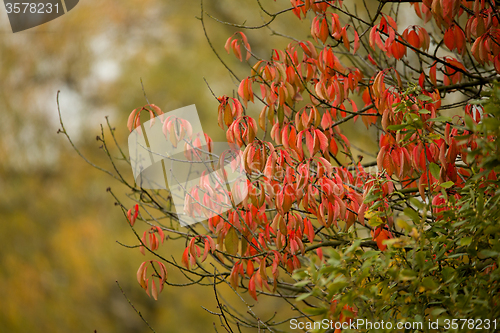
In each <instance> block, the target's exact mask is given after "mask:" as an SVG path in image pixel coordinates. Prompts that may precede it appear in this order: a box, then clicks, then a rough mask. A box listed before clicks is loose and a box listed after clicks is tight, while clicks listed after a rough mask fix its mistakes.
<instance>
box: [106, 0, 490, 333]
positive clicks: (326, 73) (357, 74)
mask: <svg viewBox="0 0 500 333" xmlns="http://www.w3.org/2000/svg"><path fill="white" fill-rule="evenodd" d="M258 5H259V6H260V8H261V9H262V11H263V13H264V14H265V15H267V16H268V17H269V22H266V23H265V24H264V25H262V26H260V27H257V26H256V27H252V26H245V25H236V24H230V23H226V24H229V25H233V26H235V27H237V28H240V29H255V28H264V27H268V26H269V25H270V24H271V23H272V22H273V21H274V20H275V19H276V18H277V17H281V16H284V15H287V16H286V18H287V19H288V20H290V21H291V20H292V17H290V16H291V14H292V13H293V14H294V15H295V16H296V17H297V18H298V19H300V20H303V19H310V20H311V25H310V33H311V37H312V38H311V39H310V40H304V41H301V40H296V39H293V38H292V37H286V36H287V35H286V34H281V33H278V32H276V31H274V30H272V29H271V30H272V31H273V33H274V34H280V35H282V36H285V37H286V38H291V39H292V41H291V42H290V43H289V44H288V46H287V47H286V48H284V49H275V50H273V51H272V55H271V57H270V59H269V60H266V59H262V58H260V57H259V55H257V54H256V53H254V52H257V51H255V48H252V49H251V48H250V45H251V44H252V38H247V36H246V35H245V34H244V33H243V32H239V33H237V34H236V33H235V34H233V35H232V36H231V37H229V39H228V40H227V42H226V44H225V46H224V48H225V50H226V51H227V52H228V53H233V54H234V55H235V56H236V58H237V59H238V60H240V61H246V62H247V63H248V64H249V67H250V69H249V72H250V75H249V76H247V77H245V78H242V79H241V78H239V77H238V76H237V75H236V74H234V72H232V71H231V74H232V75H233V76H234V77H235V79H237V80H238V87H237V89H236V91H237V93H236V94H235V95H233V96H235V97H229V96H227V95H223V96H219V97H217V96H214V97H215V98H216V99H217V101H218V102H219V108H218V124H219V126H220V127H221V128H223V129H225V130H227V132H226V134H227V140H228V142H230V143H232V144H234V145H236V146H238V147H239V148H240V149H241V151H242V156H243V159H242V162H243V167H244V169H245V171H246V173H247V177H248V181H247V183H246V184H247V187H248V196H247V197H246V198H245V199H244V200H243V202H242V203H241V204H238V205H234V207H233V209H232V210H230V211H228V212H226V213H223V214H220V215H217V216H214V217H210V218H208V220H207V222H206V223H202V226H198V227H190V228H189V229H188V230H187V231H184V230H180V229H179V227H178V225H177V224H176V223H175V218H176V216H175V214H174V213H173V212H171V211H170V208H171V207H172V203H171V198H170V197H169V196H168V193H167V194H166V193H163V192H162V191H154V190H144V189H142V188H140V187H138V186H137V185H136V184H132V183H128V182H126V181H125V180H124V179H123V178H119V180H121V181H122V182H123V183H125V184H126V185H127V186H128V187H129V188H130V190H131V197H132V198H134V199H135V200H136V201H137V203H138V204H139V209H138V210H139V213H138V215H137V216H135V217H134V218H133V221H132V218H131V216H132V211H133V210H130V211H129V214H128V216H129V221H130V222H131V223H130V225H131V228H132V230H133V232H134V233H135V234H136V236H137V240H138V246H139V247H140V248H141V249H142V250H144V249H146V250H147V251H148V252H150V253H151V254H153V255H154V256H156V257H157V261H156V262H153V261H146V262H145V263H143V264H142V265H141V267H140V268H139V272H138V281H139V283H140V284H141V286H142V287H143V288H144V289H146V291H147V292H148V293H151V294H152V295H153V297H155V298H156V297H157V296H158V293H159V292H161V291H162V290H165V289H163V283H166V284H170V283H171V282H169V279H167V271H168V270H170V269H171V268H175V269H178V270H181V271H182V272H183V274H184V275H185V276H186V278H187V279H188V280H189V281H190V282H189V283H192V284H213V287H214V289H215V296H216V298H217V302H218V304H219V309H218V310H217V311H220V312H214V314H216V315H217V316H219V317H220V319H221V322H222V323H223V324H222V325H223V326H224V327H225V328H226V329H227V330H228V331H232V330H233V328H232V324H231V323H236V324H237V325H238V328H239V327H240V326H242V327H245V326H246V327H258V328H262V329H267V330H269V331H278V330H280V329H281V328H280V327H277V328H275V327H274V326H278V325H280V324H281V323H282V322H286V320H288V319H289V318H285V319H280V320H278V319H275V318H274V316H273V315H271V314H267V315H266V317H265V318H263V317H262V316H257V315H256V314H255V312H254V310H253V309H252V307H251V306H250V302H252V301H250V300H249V299H248V298H245V297H242V298H241V300H242V303H243V304H244V306H245V307H247V309H246V311H247V313H248V315H243V314H241V313H240V312H239V311H238V310H237V309H235V305H234V304H226V305H223V304H222V303H223V301H220V300H219V297H218V295H219V294H220V292H219V291H218V290H217V289H218V288H219V289H220V288H221V286H222V285H224V284H225V285H228V286H230V287H231V289H232V290H233V291H234V292H235V293H237V294H238V295H243V294H245V293H246V292H248V294H249V295H250V296H251V297H252V298H253V299H254V301H256V302H258V303H259V302H262V300H263V299H265V298H271V297H277V298H279V299H281V300H283V301H284V302H290V304H292V306H293V309H294V312H295V313H294V314H293V315H292V316H293V318H296V319H300V320H303V321H304V322H312V321H320V320H322V319H324V318H327V319H330V320H333V321H336V322H346V321H351V320H353V319H355V318H362V319H366V320H372V321H380V320H382V319H383V320H385V321H393V322H394V321H396V320H399V321H408V322H427V321H428V320H439V321H440V325H441V326H440V330H441V331H444V330H447V328H446V321H445V320H446V319H466V318H467V319H469V318H472V319H476V318H482V319H490V320H493V319H495V318H497V317H498V316H499V314H500V306H499V305H498V303H497V300H498V288H499V285H498V280H499V279H498V278H499V274H500V270H499V268H498V264H499V263H498V255H499V253H500V244H499V242H498V234H499V233H498V231H499V230H498V226H497V220H498V218H499V217H500V212H499V211H498V210H499V206H498V202H499V200H500V192H499V191H500V190H499V180H498V172H499V171H500V170H499V157H498V156H500V155H499V153H500V151H499V146H498V134H499V133H498V131H499V128H500V126H499V112H500V111H499V110H500V108H499V97H500V95H499V92H500V90H499V89H498V86H496V85H495V84H494V81H495V80H496V79H497V73H498V72H500V47H498V42H497V39H498V36H499V31H500V30H499V29H500V27H499V20H498V14H499V13H500V11H499V10H498V8H497V7H496V5H495V2H494V1H479V0H476V1H459V0H448V1H442V0H424V1H422V2H415V3H412V4H408V3H405V4H402V3H399V2H398V1H394V2H393V1H380V2H378V3H377V5H378V7H377V8H375V9H373V10H372V9H370V8H369V7H368V5H367V4H365V7H364V8H365V12H364V13H359V12H358V11H357V7H356V6H353V5H352V4H347V3H346V2H344V3H342V1H335V0H334V1H311V0H304V1H302V0H292V1H291V7H288V8H284V9H282V10H280V11H277V12H275V13H270V12H269V11H267V10H266V9H265V8H264V7H263V6H262V4H261V2H260V1H258ZM410 10H413V11H414V13H415V14H416V15H417V16H418V17H420V18H421V19H422V21H423V22H422V25H410V26H408V27H407V26H405V25H404V21H403V19H402V17H401V15H402V14H401V13H402V12H403V11H404V12H405V13H410ZM202 14H203V17H201V18H200V19H201V22H202V24H203V27H205V25H204V22H205V20H206V17H205V13H204V12H203V13H202ZM408 15H409V14H408ZM297 18H295V20H297ZM400 31H403V32H400ZM208 41H209V43H210V45H211V46H212V47H213V48H214V52H216V53H217V52H218V51H217V50H218V49H219V48H218V47H217V46H214V45H212V43H211V40H210V39H208ZM220 48H222V45H221V47H220ZM243 49H245V51H243ZM217 55H218V57H219V59H220V60H221V61H222V62H223V63H224V60H223V58H222V57H221V56H220V55H219V54H218V53H217ZM224 64H225V63H224ZM259 103H260V104H262V109H261V111H260V114H259V115H258V116H255V117H254V116H252V112H254V111H252V109H253V108H254V107H256V105H257V104H259ZM137 110H140V111H137ZM141 111H146V113H150V114H151V115H153V114H154V113H158V114H161V111H158V110H157V107H156V106H154V105H146V106H144V107H142V108H140V109H136V110H134V111H133V112H132V114H131V116H130V117H131V118H130V119H131V121H129V129H130V130H131V129H132V128H133V127H134V126H132V125H133V124H134V125H135V126H138V125H139V124H140V118H139V117H140V112H141ZM214 112H215V111H214ZM359 120H361V121H362V123H363V125H364V126H366V128H367V130H369V129H371V128H375V129H376V140H377V143H378V146H379V149H378V151H376V152H374V155H375V156H376V159H375V160H374V161H372V162H365V163H362V158H359V160H355V157H354V156H353V154H352V151H351V147H352V144H351V142H350V139H349V138H348V135H346V134H344V133H343V130H342V128H341V127H342V126H341V125H343V124H345V123H347V122H350V121H352V122H356V121H359ZM166 122H167V120H165V123H166ZM183 126H185V125H183ZM164 130H165V131H166V132H165V136H166V140H169V139H171V138H173V137H175V138H176V142H175V143H176V144H177V143H178V142H179V141H186V142H189V140H190V138H189V134H187V135H186V133H188V131H182V135H179V133H177V132H176V133H175V134H170V133H168V132H169V131H174V129H172V127H171V126H169V125H168V126H167V124H166V126H164ZM367 155H368V156H369V154H367ZM124 158H126V157H125V156H124ZM374 166H376V168H372V167H374ZM116 171H117V172H118V170H116ZM211 191H213V189H210V188H207V187H206V184H204V183H203V182H200V186H199V188H197V189H196V191H195V192H192V193H190V194H189V197H190V199H189V200H186V203H187V207H185V211H186V212H202V211H209V210H213V209H215V208H214V207H213V206H212V203H211V201H210V200H205V197H206V196H208V195H209V194H210V193H211ZM193 199H194V201H195V202H193ZM129 208H130V207H128V206H127V207H125V206H123V211H124V214H125V215H127V213H126V212H127V211H128V209H129ZM134 209H135V211H137V208H134ZM160 218H162V219H164V220H160ZM136 220H137V221H140V220H142V221H145V222H146V223H148V224H150V225H151V226H148V229H149V228H150V227H151V228H150V229H149V231H148V233H149V238H148V237H146V236H147V235H148V233H146V232H145V233H144V236H143V237H142V239H141V237H140V236H139V233H138V232H137V231H136V228H137V226H138V223H137V221H136ZM166 221H168V222H166ZM134 223H135V224H134ZM203 227H204V228H203ZM164 232H165V233H166V234H167V235H170V236H169V237H175V236H176V235H177V236H180V237H181V239H183V240H184V241H185V251H184V253H183V255H182V257H181V258H171V259H169V258H166V257H164V256H162V255H161V254H160V253H159V252H158V251H157V250H158V248H161V245H160V241H161V242H163V240H164V236H163V233H164ZM158 237H160V240H159V239H158ZM148 239H149V243H148ZM149 264H151V267H152V269H153V270H155V273H156V275H155V276H153V278H152V279H151V280H152V281H153V283H152V284H148V280H147V279H146V269H145V268H146V267H147V265H149ZM155 265H156V266H155ZM155 267H156V268H155ZM155 279H156V281H158V283H156V282H154V281H155ZM289 298H295V301H294V302H292V301H290V300H289ZM320 330H321V329H320ZM323 331H324V330H323Z"/></svg>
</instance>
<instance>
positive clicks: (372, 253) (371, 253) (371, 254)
mask: <svg viewBox="0 0 500 333" xmlns="http://www.w3.org/2000/svg"><path fill="white" fill-rule="evenodd" d="M379 253H380V251H376V250H370V251H366V252H365V253H364V254H363V255H362V256H361V259H368V258H371V257H375V256H376V255H378V254H379Z"/></svg>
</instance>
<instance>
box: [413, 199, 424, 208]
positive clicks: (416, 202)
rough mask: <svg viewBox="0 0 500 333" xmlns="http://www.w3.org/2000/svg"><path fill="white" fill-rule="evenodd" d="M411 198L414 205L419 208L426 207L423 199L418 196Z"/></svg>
mask: <svg viewBox="0 0 500 333" xmlns="http://www.w3.org/2000/svg"><path fill="white" fill-rule="evenodd" d="M409 200H410V203H411V204H412V205H413V206H415V207H417V208H418V209H423V208H424V203H423V202H422V201H420V200H418V199H417V198H413V197H411V198H410V199H409Z"/></svg>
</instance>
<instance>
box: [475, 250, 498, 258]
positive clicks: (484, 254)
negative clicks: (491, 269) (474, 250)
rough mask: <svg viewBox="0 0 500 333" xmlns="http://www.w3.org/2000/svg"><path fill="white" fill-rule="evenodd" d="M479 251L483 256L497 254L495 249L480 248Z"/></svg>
mask: <svg viewBox="0 0 500 333" xmlns="http://www.w3.org/2000/svg"><path fill="white" fill-rule="evenodd" d="M479 253H480V254H482V255H483V256H485V257H486V258H490V257H496V256H498V252H497V251H492V250H482V251H481V252H479Z"/></svg>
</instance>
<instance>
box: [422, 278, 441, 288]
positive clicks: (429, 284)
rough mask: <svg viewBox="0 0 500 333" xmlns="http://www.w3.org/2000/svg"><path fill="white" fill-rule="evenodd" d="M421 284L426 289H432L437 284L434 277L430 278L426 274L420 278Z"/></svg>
mask: <svg viewBox="0 0 500 333" xmlns="http://www.w3.org/2000/svg"><path fill="white" fill-rule="evenodd" d="M422 286H424V287H425V288H426V289H430V290H434V289H436V288H437V287H438V285H437V284H436V282H435V281H434V279H433V278H431V277H430V276H427V277H425V278H424V279H423V280H422Z"/></svg>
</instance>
